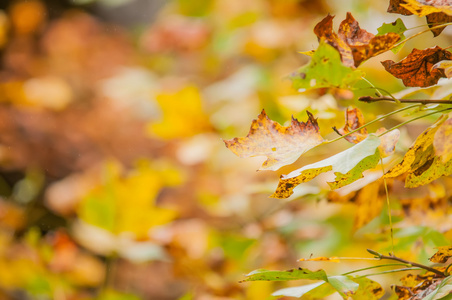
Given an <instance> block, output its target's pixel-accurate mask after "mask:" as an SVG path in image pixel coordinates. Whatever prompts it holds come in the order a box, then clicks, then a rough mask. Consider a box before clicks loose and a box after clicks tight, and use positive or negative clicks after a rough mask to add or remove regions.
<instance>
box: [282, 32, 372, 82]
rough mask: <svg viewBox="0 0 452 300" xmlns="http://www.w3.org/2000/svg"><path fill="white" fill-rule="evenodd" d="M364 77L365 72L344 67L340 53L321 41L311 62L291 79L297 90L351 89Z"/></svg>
mask: <svg viewBox="0 0 452 300" xmlns="http://www.w3.org/2000/svg"><path fill="white" fill-rule="evenodd" d="M362 77H364V72H363V71H361V70H354V69H352V68H350V67H346V66H344V65H343V64H342V62H341V57H340V54H339V52H338V51H337V50H336V49H335V48H334V47H333V46H330V45H328V44H327V43H325V42H324V41H320V45H319V47H318V48H317V50H316V51H315V52H314V55H313V56H312V59H311V61H310V62H309V63H308V64H307V65H304V66H303V67H301V68H299V69H298V70H297V71H296V72H295V73H294V74H292V75H291V76H290V77H289V78H290V79H291V80H292V85H293V87H294V88H295V89H317V88H324V87H337V88H349V87H350V86H352V85H353V84H355V83H356V82H357V81H359V80H360V79H361V78H362Z"/></svg>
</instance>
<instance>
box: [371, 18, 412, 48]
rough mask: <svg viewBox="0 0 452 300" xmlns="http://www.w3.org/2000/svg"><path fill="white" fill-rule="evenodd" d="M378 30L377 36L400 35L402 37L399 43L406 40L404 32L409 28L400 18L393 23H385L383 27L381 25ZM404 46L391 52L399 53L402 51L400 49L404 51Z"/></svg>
mask: <svg viewBox="0 0 452 300" xmlns="http://www.w3.org/2000/svg"><path fill="white" fill-rule="evenodd" d="M377 30H378V34H377V36H379V35H383V34H386V33H389V32H393V33H396V34H398V35H399V37H400V39H399V42H401V41H403V40H405V39H406V37H405V34H404V32H405V31H406V30H407V28H406V26H405V24H403V21H402V20H401V19H400V18H398V19H397V20H395V21H394V22H392V23H383V25H381V26H380V27H379V28H378V29H377ZM403 45H404V43H403V44H400V45H398V46H397V47H395V48H392V49H391V51H392V52H394V53H397V52H399V51H400V49H402V47H403Z"/></svg>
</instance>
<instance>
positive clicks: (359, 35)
mask: <svg viewBox="0 0 452 300" xmlns="http://www.w3.org/2000/svg"><path fill="white" fill-rule="evenodd" d="M333 18H334V16H331V15H328V16H326V17H325V18H324V19H323V20H322V21H320V22H319V23H318V24H317V25H316V26H315V27H314V33H315V34H316V35H317V37H318V38H319V40H322V39H324V40H325V41H326V42H327V43H328V44H330V45H331V46H333V47H334V48H335V49H336V50H337V51H339V53H340V55H341V60H342V63H343V64H344V65H345V66H348V67H358V66H359V65H360V64H361V63H362V62H363V61H365V60H367V59H369V58H371V57H373V56H376V55H378V54H380V53H383V52H385V51H386V50H389V49H390V48H391V47H392V45H394V44H395V43H396V42H397V41H399V40H400V36H399V35H398V34H396V33H393V32H388V33H385V34H382V35H377V36H375V35H374V34H372V33H369V32H367V31H366V30H364V29H361V28H360V27H359V23H358V22H357V21H356V20H355V19H354V18H353V16H352V14H351V13H349V12H348V13H347V16H346V18H345V20H343V21H342V22H341V24H340V25H339V30H338V33H337V34H336V33H335V32H334V31H333Z"/></svg>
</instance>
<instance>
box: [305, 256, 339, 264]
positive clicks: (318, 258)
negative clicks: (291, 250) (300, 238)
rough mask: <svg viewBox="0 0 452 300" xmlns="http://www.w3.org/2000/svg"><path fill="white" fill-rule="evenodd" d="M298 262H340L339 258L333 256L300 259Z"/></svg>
mask: <svg viewBox="0 0 452 300" xmlns="http://www.w3.org/2000/svg"><path fill="white" fill-rule="evenodd" d="M298 261H331V262H337V263H338V262H341V261H340V259H339V257H336V256H333V257H324V256H320V257H314V258H308V259H304V258H300V259H299V260H298Z"/></svg>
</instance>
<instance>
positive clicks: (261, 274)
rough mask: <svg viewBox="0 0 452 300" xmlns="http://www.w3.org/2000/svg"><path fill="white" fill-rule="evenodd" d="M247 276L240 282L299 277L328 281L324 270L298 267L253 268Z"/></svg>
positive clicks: (284, 279) (296, 278)
mask: <svg viewBox="0 0 452 300" xmlns="http://www.w3.org/2000/svg"><path fill="white" fill-rule="evenodd" d="M246 277H247V278H245V279H244V280H242V281H241V282H246V281H259V280H264V281H287V280H299V279H310V280H324V281H328V279H327V276H326V273H325V271H323V270H317V271H311V270H308V269H303V268H298V269H291V270H287V271H271V270H265V269H259V270H254V271H253V272H251V273H249V274H247V275H246Z"/></svg>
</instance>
